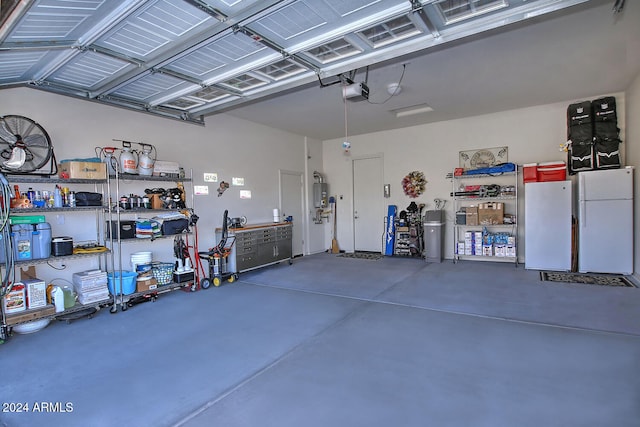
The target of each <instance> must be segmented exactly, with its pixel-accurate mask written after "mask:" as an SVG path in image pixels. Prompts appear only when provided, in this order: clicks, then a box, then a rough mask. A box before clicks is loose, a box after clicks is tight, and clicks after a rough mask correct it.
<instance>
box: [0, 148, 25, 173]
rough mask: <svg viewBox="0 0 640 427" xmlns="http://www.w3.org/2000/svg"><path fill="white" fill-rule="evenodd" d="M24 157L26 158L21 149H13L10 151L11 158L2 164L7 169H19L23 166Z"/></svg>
mask: <svg viewBox="0 0 640 427" xmlns="http://www.w3.org/2000/svg"><path fill="white" fill-rule="evenodd" d="M26 157H27V156H26V154H25V152H24V150H23V149H22V148H20V147H13V150H11V157H10V158H9V160H7V161H5V162H4V163H3V164H4V166H5V167H7V168H9V169H20V168H21V167H22V166H23V165H24V161H25V159H26Z"/></svg>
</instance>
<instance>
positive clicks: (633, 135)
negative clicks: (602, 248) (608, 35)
mask: <svg viewBox="0 0 640 427" xmlns="http://www.w3.org/2000/svg"><path fill="white" fill-rule="evenodd" d="M626 100H627V110H626V119H627V123H628V126H627V137H626V140H625V145H626V147H627V163H628V164H630V165H635V166H638V165H640V74H638V76H636V78H635V80H634V81H633V83H632V84H631V85H630V86H629V88H628V89H627V92H626ZM638 189H640V170H637V169H636V171H635V192H636V198H635V200H634V203H635V206H634V209H635V210H634V212H635V214H634V220H635V221H634V235H635V238H634V241H635V245H634V259H635V263H634V268H633V270H634V272H635V274H636V275H637V274H638V272H640V246H638V242H640V222H638V213H640V197H638Z"/></svg>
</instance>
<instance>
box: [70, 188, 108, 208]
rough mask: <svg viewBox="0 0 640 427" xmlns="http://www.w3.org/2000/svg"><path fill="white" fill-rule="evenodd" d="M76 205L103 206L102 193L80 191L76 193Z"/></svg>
mask: <svg viewBox="0 0 640 427" xmlns="http://www.w3.org/2000/svg"><path fill="white" fill-rule="evenodd" d="M76 206H102V194H100V193H89V192H87V191H78V192H77V193H76Z"/></svg>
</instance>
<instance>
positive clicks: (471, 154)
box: [459, 147, 509, 169]
mask: <svg viewBox="0 0 640 427" xmlns="http://www.w3.org/2000/svg"><path fill="white" fill-rule="evenodd" d="M508 161H509V147H494V148H480V149H476V150H467V151H460V159H459V163H460V167H461V168H463V169H478V168H488V167H490V166H494V165H498V164H500V163H507V162H508Z"/></svg>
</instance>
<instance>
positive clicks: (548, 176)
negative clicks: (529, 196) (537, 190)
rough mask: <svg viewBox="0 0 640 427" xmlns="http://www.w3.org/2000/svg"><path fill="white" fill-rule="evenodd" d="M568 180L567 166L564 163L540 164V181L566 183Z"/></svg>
mask: <svg viewBox="0 0 640 427" xmlns="http://www.w3.org/2000/svg"><path fill="white" fill-rule="evenodd" d="M566 179H567V165H566V164H565V163H564V162H547V163H540V164H538V181H540V182H549V181H564V180H566Z"/></svg>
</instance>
